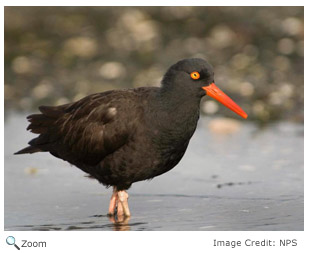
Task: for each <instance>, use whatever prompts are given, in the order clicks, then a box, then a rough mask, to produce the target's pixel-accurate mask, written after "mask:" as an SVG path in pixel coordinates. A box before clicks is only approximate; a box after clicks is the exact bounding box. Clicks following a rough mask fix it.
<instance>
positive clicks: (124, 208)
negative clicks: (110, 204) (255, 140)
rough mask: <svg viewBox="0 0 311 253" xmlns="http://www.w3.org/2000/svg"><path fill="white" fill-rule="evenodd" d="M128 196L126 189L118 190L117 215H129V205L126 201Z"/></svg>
mask: <svg viewBox="0 0 311 253" xmlns="http://www.w3.org/2000/svg"><path fill="white" fill-rule="evenodd" d="M128 197H129V195H128V194H127V192H126V191H118V213H117V215H118V216H120V215H124V216H128V217H129V216H131V213H130V209H129V205H128V202H127V199H128Z"/></svg>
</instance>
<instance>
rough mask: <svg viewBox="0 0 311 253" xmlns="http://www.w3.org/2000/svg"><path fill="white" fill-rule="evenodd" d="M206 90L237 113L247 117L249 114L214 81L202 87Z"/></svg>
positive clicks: (207, 93)
mask: <svg viewBox="0 0 311 253" xmlns="http://www.w3.org/2000/svg"><path fill="white" fill-rule="evenodd" d="M202 89H203V90H205V91H206V95H209V96H210V97H212V98H214V99H216V100H217V101H218V102H220V103H222V104H223V105H224V106H226V107H228V108H229V109H230V110H232V111H234V112H235V113H236V114H238V115H240V116H241V117H242V118H244V119H246V118H247V114H246V112H244V111H243V110H242V108H241V107H240V106H238V105H237V104H236V103H234V102H233V101H232V99H231V98H229V97H228V96H227V95H226V94H225V93H224V92H223V91H222V90H221V89H219V88H218V87H217V86H216V85H215V84H214V83H211V84H210V85H208V86H204V87H202Z"/></svg>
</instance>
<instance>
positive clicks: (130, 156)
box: [16, 59, 214, 191]
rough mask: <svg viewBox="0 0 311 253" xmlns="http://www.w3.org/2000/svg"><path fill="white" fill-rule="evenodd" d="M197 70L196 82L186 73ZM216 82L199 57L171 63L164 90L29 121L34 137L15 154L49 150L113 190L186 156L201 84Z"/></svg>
mask: <svg viewBox="0 0 311 253" xmlns="http://www.w3.org/2000/svg"><path fill="white" fill-rule="evenodd" d="M193 72H197V73H199V75H200V78H199V79H196V80H195V79H193V78H192V77H191V73H193ZM212 83H214V73H213V69H212V67H211V66H210V65H209V64H208V63H207V62H206V61H204V60H202V59H186V60H182V61H179V62H177V63H176V64H174V65H173V66H171V67H170V68H169V69H168V71H167V73H166V74H165V75H164V77H163V80H162V86H161V87H159V88H156V87H141V88H136V89H124V90H112V91H107V92H103V93H98V94H93V95H89V96H87V97H85V98H83V99H81V100H79V101H77V102H74V103H70V104H65V105H61V106H40V107H39V110H40V112H41V113H40V114H33V115H30V116H28V117H27V119H28V120H29V122H30V124H29V126H28V128H27V129H28V130H30V131H31V132H33V133H36V134H39V136H38V137H36V138H34V139H33V140H31V141H30V142H29V147H26V148H24V149H22V150H20V151H19V152H17V153H16V154H24V153H35V152H50V153H51V154H52V155H54V156H56V157H58V158H61V159H63V160H65V161H68V162H69V163H71V164H73V165H75V166H77V167H78V168H80V169H81V170H83V171H85V172H86V173H88V174H90V175H91V176H92V177H94V178H96V179H97V180H98V181H99V182H100V183H102V184H104V185H106V186H114V187H116V189H117V190H118V191H121V190H126V189H128V188H129V187H130V186H131V184H132V183H134V182H137V181H141V180H146V179H151V178H153V177H155V176H158V175H161V174H163V173H165V172H167V171H169V170H170V169H172V168H173V167H174V166H176V164H178V162H179V161H180V160H181V158H182V157H183V155H184V153H185V151H186V149H187V146H188V143H189V141H190V138H191V136H192V135H193V133H194V131H195V129H196V126H197V121H198V119H199V112H200V110H199V109H200V108H199V106H200V100H201V98H202V97H203V96H204V95H205V94H206V92H205V91H204V89H203V87H204V86H208V85H210V84H212Z"/></svg>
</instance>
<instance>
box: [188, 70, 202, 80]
mask: <svg viewBox="0 0 311 253" xmlns="http://www.w3.org/2000/svg"><path fill="white" fill-rule="evenodd" d="M190 76H191V78H192V79H194V80H197V79H199V78H200V74H199V72H197V71H195V72H192V73H191V74H190Z"/></svg>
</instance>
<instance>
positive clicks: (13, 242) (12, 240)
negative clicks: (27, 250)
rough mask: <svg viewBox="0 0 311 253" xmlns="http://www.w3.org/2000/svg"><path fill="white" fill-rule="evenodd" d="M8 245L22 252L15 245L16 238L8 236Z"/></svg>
mask: <svg viewBox="0 0 311 253" xmlns="http://www.w3.org/2000/svg"><path fill="white" fill-rule="evenodd" d="M6 243H7V244H9V245H14V246H15V248H17V249H18V250H20V248H19V247H18V246H17V245H16V244H15V238H14V236H8V237H7V238H6Z"/></svg>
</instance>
